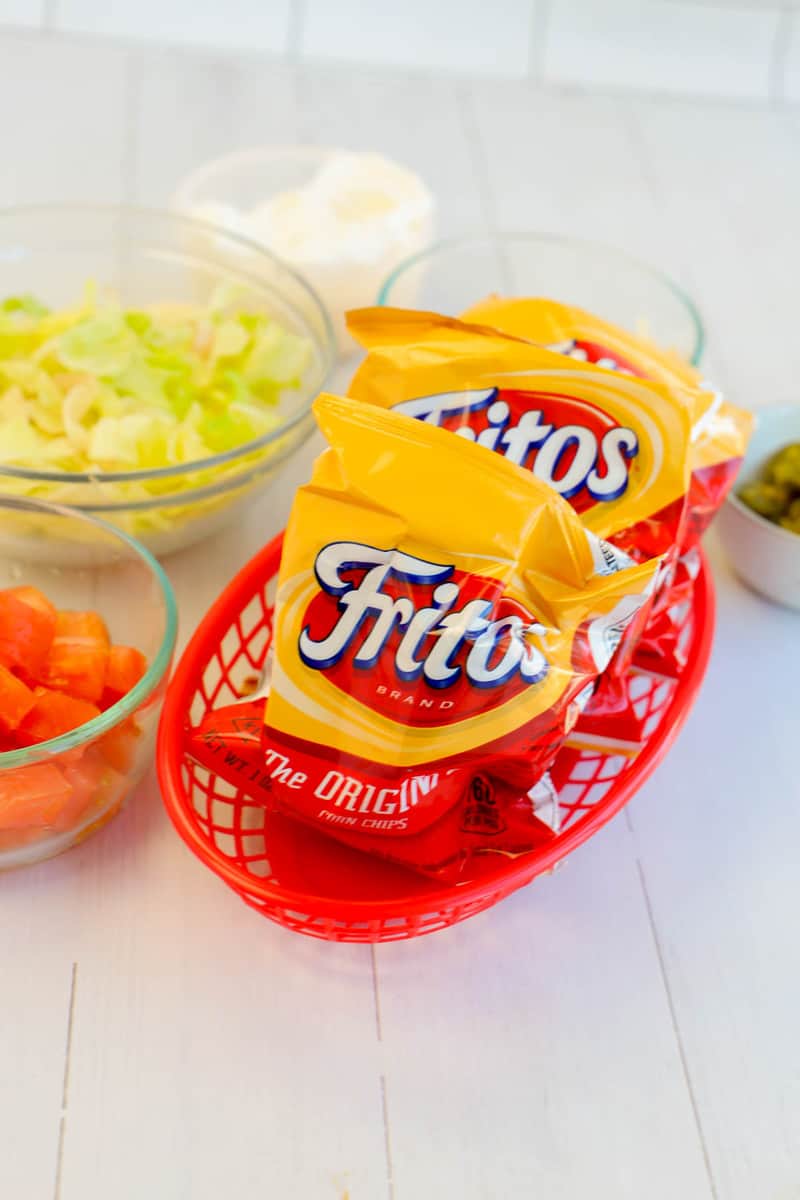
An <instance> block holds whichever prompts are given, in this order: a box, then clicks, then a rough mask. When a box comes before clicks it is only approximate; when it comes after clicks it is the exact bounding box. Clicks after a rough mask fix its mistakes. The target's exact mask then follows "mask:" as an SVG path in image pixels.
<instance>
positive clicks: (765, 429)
mask: <svg viewBox="0 0 800 1200" xmlns="http://www.w3.org/2000/svg"><path fill="white" fill-rule="evenodd" d="M756 421H757V424H756V430H755V433H754V434H753V438H752V440H751V442H750V447H749V449H748V452H747V455H746V457H745V460H744V463H743V464H742V469H741V472H740V474H739V478H738V480H737V481H736V486H735V488H734V491H733V492H731V494H730V495H729V497H728V499H727V500H726V501H725V503H724V505H723V506H722V510H721V512H720V514H719V516H718V518H717V525H716V527H717V529H718V530H719V535H720V540H721V541H722V544H723V546H724V547H725V551H726V553H727V555H728V557H729V559H730V560H731V564H732V566H733V568H734V570H735V571H736V574H737V575H738V576H739V577H740V578H741V579H742V580H743V581H744V582H745V583H746V584H747V585H748V586H749V587H751V588H753V589H754V590H755V591H756V592H760V593H761V595H762V596H767V597H768V598H769V599H770V600H774V601H776V602H777V603H778V604H783V605H786V606H787V607H788V608H795V609H798V610H800V534H797V533H792V532H791V531H790V530H788V529H782V528H781V526H780V525H773V523H772V522H771V521H768V520H767V519H766V517H761V516H759V515H758V513H755V512H753V510H752V509H750V508H748V507H747V505H746V504H743V503H742V502H741V500H740V499H739V498H738V496H737V494H736V493H737V492H738V491H739V489H740V488H741V486H742V484H743V483H749V482H750V481H751V480H754V479H758V478H759V476H760V474H761V470H762V468H763V467H764V466H765V464H766V462H767V460H768V459H769V458H771V456H772V455H773V454H774V453H775V451H776V450H780V449H781V448H782V447H783V446H786V445H788V444H789V443H790V442H800V404H791V405H781V406H777V405H776V406H775V407H774V408H773V407H767V408H763V409H760V410H759V412H758V415H757V418H756Z"/></svg>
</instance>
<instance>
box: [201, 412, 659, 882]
mask: <svg viewBox="0 0 800 1200" xmlns="http://www.w3.org/2000/svg"><path fill="white" fill-rule="evenodd" d="M314 408H315V413H316V416H317V420H318V422H319V425H320V427H321V429H322V432H323V433H324V434H325V436H326V438H327V440H328V442H329V445H330V449H328V450H327V451H326V452H325V453H323V454H322V455H321V457H320V458H319V459H318V460H317V462H316V464H315V467H314V473H313V477H312V480H311V482H310V483H309V484H308V485H306V486H305V487H303V488H301V489H300V491H299V492H298V494H297V497H296V499H295V504H294V507H293V510H292V514H291V517H290V521H289V525H288V528H287V531H286V537H285V542H284V549H283V556H282V561H281V570H280V576H279V581H278V595H277V604H276V624H275V635H274V636H275V657H274V664H273V670H272V680H271V687H270V691H269V695H268V698H267V704H266V714H265V726H264V736H263V744H262V746H261V751H260V763H254V762H253V760H252V757H251V756H250V751H251V750H252V746H253V740H252V736H251V735H252V732H253V727H252V721H251V722H250V724H249V725H247V724H242V726H241V729H240V735H242V734H243V735H244V740H243V741H242V737H241V736H240V748H241V747H242V746H243V745H244V746H246V753H245V754H238V758H239V759H240V760H241V762H242V763H244V765H243V766H242V765H241V764H239V765H238V766H237V764H232V763H229V764H226V761H225V759H226V753H231V754H233V755H234V756H236V755H237V751H236V750H234V749H232V747H231V744H229V743H226V742H225V739H224V737H221V736H220V717H219V714H212V715H211V716H210V717H209V718H208V723H207V726H206V728H205V730H199V731H197V733H196V737H195V742H196V744H197V756H198V758H199V759H200V760H201V761H204V762H205V764H206V765H212V764H213V766H214V769H215V770H217V771H218V772H219V773H221V774H226V776H227V777H229V778H231V781H232V782H234V783H236V785H237V786H239V787H241V788H242V790H244V791H247V792H248V794H250V795H251V796H252V797H254V798H258V799H260V801H261V802H262V803H264V804H266V805H268V806H274V807H275V808H276V809H277V810H278V811H281V812H283V813H287V814H289V815H292V816H294V817H297V818H299V819H301V820H303V821H306V822H308V823H309V824H311V825H312V826H314V827H315V828H316V829H318V830H324V831H327V832H328V833H329V834H331V835H333V836H334V837H336V838H338V839H340V840H342V841H344V842H347V843H348V844H350V845H351V846H353V847H355V848H358V849H361V850H365V851H367V852H369V853H372V854H377V855H381V856H383V857H386V858H388V859H392V860H393V861H395V862H398V863H402V864H405V865H406V866H409V867H412V868H414V869H415V870H418V871H421V872H423V873H425V874H429V875H433V876H436V877H437V878H440V879H443V880H446V881H449V882H459V881H463V880H464V879H466V878H471V877H474V875H475V874H476V872H480V871H483V870H485V869H486V864H485V861H484V856H486V855H491V854H492V853H499V854H504V855H512V856H513V855H517V854H521V853H525V852H526V851H528V850H530V849H532V848H533V847H534V846H535V845H537V844H539V843H540V842H541V841H542V840H547V839H549V838H551V837H552V836H553V828H552V824H553V822H552V821H551V822H550V823H548V822H547V821H544V820H542V819H541V818H540V816H539V815H537V812H538V813H541V811H542V808H541V798H540V797H538V798H537V792H536V785H537V784H540V782H541V780H542V777H543V775H544V773H545V771H546V770H547V768H548V767H549V765H550V763H551V762H552V760H553V758H554V756H555V754H556V752H557V750H558V747H559V746H560V745H561V744H562V742H563V739H564V737H565V735H566V733H567V732H568V731H569V729H570V728H571V727H572V725H573V724H574V721H575V719H576V717H577V715H578V712H579V709H580V706H581V704H582V702H583V700H584V698H585V696H586V694H587V689H588V688H591V686H592V685H593V684H594V681H595V680H596V678H597V676H598V674H599V672H600V671H602V670H603V669H604V668H605V667H606V666H607V664H608V661H609V659H610V657H611V655H612V654H613V652H614V650H615V648H616V646H617V644H618V642H619V639H620V638H621V636H622V635H623V633H624V630H625V628H626V627H627V625H628V624H629V623H630V622H631V621H632V620H633V619H634V618H635V616H636V614H637V612H638V611H639V609H640V607H641V605H642V604H643V603H644V602H645V599H646V596H647V593H648V589H649V588H650V587H651V586H652V583H653V579H654V577H655V573H656V570H657V568H658V565H659V561H658V560H657V559H654V560H652V561H650V562H648V563H644V564H639V565H634V564H629V565H625V564H626V563H627V561H628V560H626V559H624V557H623V556H617V555H616V553H615V551H614V550H613V549H612V548H611V547H609V546H604V545H603V543H602V542H600V541H599V539H598V538H597V537H595V536H594V535H592V534H591V533H590V532H588V531H587V530H586V529H585V528H584V527H583V525H582V524H581V522H580V521H579V520H578V519H577V518H576V516H575V514H574V513H573V511H572V510H571V508H570V507H569V505H568V504H567V503H566V502H565V501H564V500H562V499H561V498H560V497H559V496H558V495H557V494H556V492H555V491H554V490H553V489H552V488H551V487H549V486H548V485H546V484H543V483H542V482H541V481H540V480H538V479H536V478H535V477H534V476H533V475H532V474H531V473H530V472H529V471H525V470H522V469H520V468H519V467H518V466H516V465H515V464H513V463H510V462H507V461H505V460H504V459H503V458H502V457H500V456H498V455H494V454H491V453H486V452H485V450H484V449H482V448H480V447H476V446H475V445H474V444H471V443H470V442H468V441H466V440H464V439H463V438H455V437H452V436H450V435H449V434H448V433H446V432H445V431H443V430H440V429H436V428H433V427H432V426H431V425H429V424H425V423H423V422H419V421H414V420H410V419H409V418H407V417H404V416H402V415H398V414H394V413H390V412H384V411H381V410H380V409H378V408H376V407H373V406H368V405H363V404H359V403H356V402H354V401H352V400H345V399H338V398H336V397H332V396H322V397H320V398H319V399H318V400H317V401H316V404H315V406H314ZM616 558H618V559H619V561H614V560H615V559H616ZM609 561H611V562H612V563H613V566H609ZM615 568H617V569H615ZM256 711H257V709H256V710H254V711H253V712H250V713H247V714H246V713H244V712H243V711H242V712H241V713H240V714H239V718H240V719H241V720H243V722H245V723H246V722H247V720H248V718H252V717H253V716H254V715H255V712H256ZM229 716H230V711H228V713H227V714H225V718H224V719H226V720H227V719H228V717H229ZM214 720H216V731H214V729H213V728H212V727H211V725H212V723H213V721H214ZM215 742H216V743H217V744H216V747H215V746H214V743H215ZM537 804H538V806H539V807H538V808H537Z"/></svg>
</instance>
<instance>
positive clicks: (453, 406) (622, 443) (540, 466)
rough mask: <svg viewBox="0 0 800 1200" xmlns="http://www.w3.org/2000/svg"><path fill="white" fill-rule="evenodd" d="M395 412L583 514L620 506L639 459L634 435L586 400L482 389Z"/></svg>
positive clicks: (427, 400) (429, 399)
mask: <svg viewBox="0 0 800 1200" xmlns="http://www.w3.org/2000/svg"><path fill="white" fill-rule="evenodd" d="M394 411H395V412H400V413H403V414H405V415H406V416H409V417H416V418H417V419H418V420H421V421H425V422H427V423H428V424H430V425H438V426H440V427H441V428H443V429H450V430H452V432H454V433H456V434H458V435H459V436H460V437H464V438H468V439H469V440H470V441H475V442H477V443H478V444H479V445H481V446H486V447H487V448H488V449H489V450H496V451H497V452H498V453H499V454H502V455H504V457H505V458H507V459H509V460H510V461H511V462H513V463H516V464H517V465H518V466H522V467H528V468H530V470H531V471H532V472H533V474H534V475H536V476H537V477H538V478H539V479H542V480H543V481H544V482H545V483H548V484H550V486H551V487H553V488H555V490H556V491H557V492H559V493H560V495H562V496H563V497H564V498H565V499H567V500H569V501H570V502H571V504H572V507H573V508H574V509H575V510H576V511H577V512H584V511H585V510H586V509H588V508H591V507H592V506H593V505H594V504H597V503H599V502H602V501H609V500H616V499H618V498H619V497H620V496H621V495H623V493H624V492H625V491H626V489H627V487H628V475H629V471H630V464H631V460H632V459H633V458H635V457H636V455H637V454H638V452H639V440H638V438H637V436H636V433H635V431H634V430H633V429H630V428H627V427H626V426H622V425H618V424H616V423H615V421H614V420H613V418H611V417H610V416H609V415H608V414H607V413H604V412H603V411H602V410H601V409H599V408H597V407H596V406H595V405H593V404H590V403H589V402H588V401H586V400H578V399H576V398H575V397H573V396H567V395H561V394H559V393H556V392H532V391H516V390H513V389H506V388H504V389H500V388H496V387H493V388H481V389H477V390H470V391H463V392H444V393H441V394H439V395H433V396H422V397H420V398H419V399H416V400H405V401H403V402H402V403H400V404H397V405H395V408H394Z"/></svg>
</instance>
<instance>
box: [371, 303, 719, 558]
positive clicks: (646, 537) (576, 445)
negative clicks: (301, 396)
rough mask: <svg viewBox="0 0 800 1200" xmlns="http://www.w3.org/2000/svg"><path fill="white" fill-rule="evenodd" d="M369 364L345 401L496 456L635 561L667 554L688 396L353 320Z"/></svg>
mask: <svg viewBox="0 0 800 1200" xmlns="http://www.w3.org/2000/svg"><path fill="white" fill-rule="evenodd" d="M347 321H348V328H349V329H350V332H351V333H352V334H353V336H354V337H355V338H356V340H357V341H359V342H360V343H361V344H362V345H364V346H366V347H367V348H368V349H369V351H370V352H369V354H368V355H367V357H366V358H365V360H364V361H363V363H362V364H361V366H360V367H359V368H358V370H357V371H356V373H355V375H354V377H353V379H352V382H351V384H350V387H349V389H348V394H349V395H350V396H353V397H354V398H356V399H358V400H362V401H366V402H367V403H370V404H376V405H379V406H381V407H382V408H391V409H393V410H394V411H396V412H400V413H403V414H404V415H407V416H413V417H416V418H417V419H418V420H421V421H424V422H426V423H427V424H430V425H437V426H439V427H441V428H443V429H450V430H452V431H453V432H455V433H457V434H459V435H460V436H461V437H463V438H467V439H469V440H474V441H477V442H478V444H479V445H482V446H486V447H487V448H488V449H491V450H496V451H497V452H498V454H499V455H502V456H503V457H504V458H506V459H508V460H510V461H511V462H514V463H516V464H518V465H521V466H524V467H527V468H528V469H529V470H531V471H532V472H533V474H534V475H535V476H536V477H537V478H539V479H541V480H542V481H544V482H545V483H547V484H548V485H549V486H550V487H552V488H553V489H555V491H557V492H558V493H559V494H560V495H561V496H563V497H564V498H565V499H567V500H568V501H569V503H570V504H571V506H572V507H573V508H574V509H575V511H576V512H577V513H579V514H580V517H581V520H582V521H583V523H584V524H585V526H586V527H587V529H590V530H591V531H592V532H594V533H596V534H597V535H598V536H599V537H602V538H605V539H607V540H609V541H610V542H612V543H613V544H614V545H615V546H616V547H618V548H620V549H622V550H624V551H626V553H628V554H629V555H630V556H631V557H632V558H634V559H635V560H636V561H643V560H646V559H648V558H651V557H653V556H655V555H662V554H664V553H665V552H667V551H669V550H671V549H672V548H673V547H674V545H675V543H676V540H677V538H678V536H679V533H680V530H681V527H682V524H683V519H684V509H685V504H686V493H687V490H688V483H689V470H688V462H689V445H690V438H691V427H692V416H693V413H694V411H695V408H696V407H697V405H698V403H699V402H698V399H697V397H698V393H697V390H696V389H693V388H690V387H685V386H683V385H677V384H675V385H669V386H668V385H666V384H660V383H655V382H652V381H650V380H645V379H641V378H634V377H633V376H631V375H627V374H622V373H621V372H616V373H613V372H611V371H609V370H607V369H605V368H603V367H601V366H597V365H593V364H588V363H582V362H574V361H571V360H568V359H566V358H565V357H564V356H563V355H560V354H556V353H554V352H553V351H551V350H548V349H546V348H544V347H542V346H538V345H534V344H532V343H530V342H526V341H523V340H522V339H520V338H517V337H514V336H510V335H508V334H504V333H502V332H500V331H499V330H496V329H492V328H489V327H488V326H481V325H469V324H465V323H463V322H461V321H457V320H455V319H453V318H449V317H442V316H438V315H437V314H434V313H421V312H412V311H403V310H398V309H388V308H375V309H359V310H357V311H355V312H351V313H348V318H347Z"/></svg>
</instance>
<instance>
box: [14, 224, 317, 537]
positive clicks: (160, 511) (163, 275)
mask: <svg viewBox="0 0 800 1200" xmlns="http://www.w3.org/2000/svg"><path fill="white" fill-rule="evenodd" d="M0 264H2V294H3V296H9V295H15V294H19V293H25V292H29V293H33V294H34V295H35V296H36V297H37V298H39V299H41V300H42V301H43V302H44V303H46V304H48V305H50V306H51V307H54V308H58V307H61V306H65V305H68V304H71V303H74V302H75V300H76V299H77V298H78V297H80V295H81V294H82V292H83V288H84V285H85V284H86V281H87V280H89V279H93V280H95V281H96V282H97V283H98V285H101V286H103V287H110V288H112V289H113V290H114V292H115V293H116V294H117V295H118V296H119V298H120V301H121V303H122V304H123V305H124V306H135V307H141V306H145V305H148V304H152V303H157V302H165V301H177V302H181V303H183V302H191V303H198V304H203V303H205V302H207V300H208V299H209V297H210V295H211V293H212V292H213V291H214V289H215V288H216V287H217V286H218V284H219V283H221V282H228V283H231V284H234V285H235V286H236V287H237V289H240V292H241V296H242V303H243V306H246V307H248V308H255V309H257V310H259V311H264V312H267V313H269V314H271V315H274V316H275V317H276V319H277V320H279V321H280V322H281V323H282V324H283V325H284V326H285V327H286V328H288V329H290V330H291V331H292V332H294V333H298V334H302V335H303V336H304V337H306V338H308V339H309V341H310V343H311V346H312V348H313V354H312V362H311V366H310V368H309V370H308V372H307V374H306V378H305V379H304V381H303V386H302V388H301V389H298V393H297V394H296V395H295V396H294V397H292V398H291V399H290V400H287V411H286V415H285V420H284V422H283V424H282V425H281V426H279V427H278V428H277V429H275V430H274V431H272V432H270V433H269V434H267V435H265V436H264V437H261V438H258V439H256V440H255V441H251V442H247V443H245V444H243V445H241V446H239V447H237V448H235V449H234V450H231V451H227V452H225V453H222V454H217V455H214V456H213V457H209V458H205V459H201V460H199V461H197V462H192V463H185V464H181V465H180V466H175V467H164V468H159V469H155V470H147V471H116V472H103V473H98V474H81V473H77V472H76V473H65V472H59V471H44V470H43V471H39V470H29V469H24V468H21V467H14V466H10V465H7V464H3V463H2V462H1V461H0V492H9V493H13V494H14V495H27V496H32V497H39V498H42V499H45V500H49V501H52V502H57V503H60V504H68V505H70V506H71V507H73V508H78V509H80V510H81V511H83V512H89V513H95V514H97V515H100V516H102V517H104V518H106V519H107V520H109V521H111V522H113V524H115V525H117V526H118V527H119V528H121V529H123V530H124V531H125V532H126V533H128V534H130V535H131V536H133V537H137V538H139V539H140V540H141V541H142V542H143V543H144V544H145V545H146V546H147V547H148V548H149V549H151V550H152V551H153V553H155V554H167V553H170V552H172V551H173V550H176V549H179V548H182V547H184V546H187V545H191V544H192V543H193V542H196V541H199V540H200V539H201V538H203V537H206V536H207V535H208V534H210V533H213V532H216V531H217V530H218V529H219V528H221V527H222V526H223V525H225V524H226V523H227V522H229V521H230V520H232V519H233V518H234V517H235V516H236V514H237V512H238V511H239V510H240V509H241V508H242V506H243V505H245V504H247V503H249V502H250V500H251V499H252V497H253V495H254V494H255V493H256V492H257V491H263V490H264V489H266V488H267V487H268V486H269V485H270V484H272V483H273V482H274V481H275V479H276V478H277V477H278V475H279V474H280V471H281V469H282V467H283V466H284V464H285V463H286V461H287V459H288V458H289V457H290V455H291V454H292V453H293V452H294V451H295V450H296V449H297V448H298V446H299V445H300V444H301V443H302V442H303V441H304V440H305V439H306V438H307V437H308V435H309V434H310V433H311V431H312V428H313V420H312V417H311V414H310V408H311V403H312V401H313V399H314V397H315V396H316V395H317V393H318V392H320V391H321V390H322V388H323V386H324V384H325V380H326V378H327V376H328V374H329V371H330V369H331V366H332V363H333V360H334V349H333V335H332V332H331V324H330V319H329V317H328V314H327V312H326V311H325V308H324V306H323V305H322V303H321V301H320V300H319V299H318V297H317V295H316V293H315V292H314V291H313V289H312V288H311V287H310V286H309V285H308V284H307V283H306V282H305V280H304V279H303V278H302V277H301V276H299V275H298V274H296V273H295V272H294V271H293V270H292V269H291V268H289V267H287V266H286V265H285V264H284V263H282V262H280V260H278V259H277V258H275V257H274V255H271V254H269V253H268V252H267V251H266V250H264V249H262V248H261V247H259V246H255V245H252V244H251V243H249V242H247V241H245V240H244V239H242V238H239V237H237V236H235V235H234V234H229V233H225V232H223V231H220V230H217V229H213V228H210V227H206V226H204V225H202V224H201V223H200V222H197V221H191V220H188V219H187V218H185V217H182V216H178V215H176V214H174V213H161V212H154V211H149V210H147V209H137V208H125V207H110V208H102V207H98V208H94V207H87V206H74V207H51V206H46V207H36V208H17V209H6V210H5V211H3V212H0ZM1 457H2V446H0V458H1ZM131 483H134V484H141V485H144V487H145V489H146V491H147V493H148V495H147V496H146V498H141V497H138V498H137V499H135V500H132V499H131V498H130V496H126V495H125V494H124V491H125V485H126V484H131ZM54 548H55V547H54Z"/></svg>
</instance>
